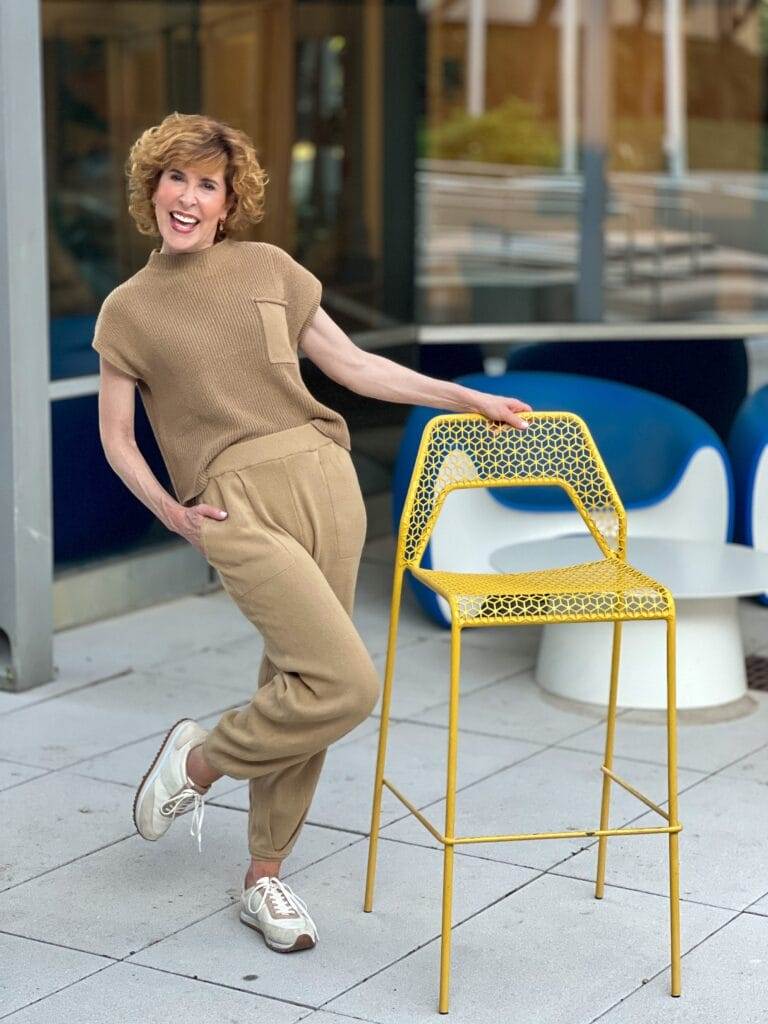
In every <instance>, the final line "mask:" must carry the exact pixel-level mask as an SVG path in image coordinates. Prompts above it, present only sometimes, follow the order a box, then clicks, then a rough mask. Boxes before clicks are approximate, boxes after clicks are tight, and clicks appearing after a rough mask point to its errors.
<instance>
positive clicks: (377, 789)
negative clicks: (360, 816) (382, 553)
mask: <svg viewBox="0 0 768 1024" xmlns="http://www.w3.org/2000/svg"><path fill="white" fill-rule="evenodd" d="M403 575H404V570H403V568H402V566H400V565H396V566H395V575H394V579H393V582H392V604H391V607H390V613H389V638H388V640H387V664H386V668H385V669H384V688H383V691H382V696H381V722H380V724H379V752H378V756H377V758H376V777H375V781H374V785H373V808H372V810H371V834H370V837H369V839H368V872H367V875H366V880H365V901H364V903H363V910H365V911H366V912H368V913H370V911H371V910H373V889H374V885H375V884H376V854H377V852H378V845H379V827H380V823H381V797H382V792H383V789H384V764H385V762H386V759H387V736H388V733H389V710H390V706H391V703H392V679H393V676H394V674H395V652H396V649H397V625H398V619H399V617H400V597H401V594H402V590H403Z"/></svg>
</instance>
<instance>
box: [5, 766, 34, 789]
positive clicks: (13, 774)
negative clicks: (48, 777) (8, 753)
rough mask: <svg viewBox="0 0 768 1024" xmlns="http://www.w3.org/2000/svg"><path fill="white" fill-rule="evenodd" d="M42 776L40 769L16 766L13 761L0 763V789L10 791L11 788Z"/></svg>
mask: <svg viewBox="0 0 768 1024" xmlns="http://www.w3.org/2000/svg"><path fill="white" fill-rule="evenodd" d="M44 774H45V771H44V769H42V768H28V767H27V765H24V764H16V763H15V762H14V761H0V789H10V787H11V786H18V785H19V784H20V783H22V782H29V780H30V779H36V778H38V777H39V776H40V775H44Z"/></svg>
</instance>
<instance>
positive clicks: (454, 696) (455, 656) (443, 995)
mask: <svg viewBox="0 0 768 1024" xmlns="http://www.w3.org/2000/svg"><path fill="white" fill-rule="evenodd" d="M460 662H461V628H460V627H459V626H457V625H455V623H453V624H452V625H451V696H450V705H449V712H448V766H447V777H446V787H445V832H444V836H445V839H446V843H445V847H444V850H443V919H442V929H441V942H440V998H439V1002H438V1009H439V1011H440V1013H448V993H449V989H450V984H451V911H452V906H453V858H454V844H453V839H454V838H455V836H456V753H457V748H458V733H459V667H460Z"/></svg>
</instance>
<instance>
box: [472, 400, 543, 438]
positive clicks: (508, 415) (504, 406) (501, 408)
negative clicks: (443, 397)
mask: <svg viewBox="0 0 768 1024" xmlns="http://www.w3.org/2000/svg"><path fill="white" fill-rule="evenodd" d="M470 411H472V412H479V413H482V414H483V416H487V417H488V419H489V420H494V421H496V422H500V423H509V424H511V426H513V427H517V428H518V430H527V429H528V423H527V422H526V421H525V420H524V419H523V418H522V416H517V415H515V414H516V413H519V412H532V409H531V407H530V405H528V403H527V402H521V401H520V399H519V398H505V397H504V396H503V395H489V394H488V393H487V392H486V391H476V392H475V397H474V398H473V401H472V406H471V410H470Z"/></svg>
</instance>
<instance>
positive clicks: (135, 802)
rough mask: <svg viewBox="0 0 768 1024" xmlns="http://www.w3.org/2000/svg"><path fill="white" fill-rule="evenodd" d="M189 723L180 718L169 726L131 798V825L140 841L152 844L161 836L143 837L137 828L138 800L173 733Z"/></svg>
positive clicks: (189, 720)
mask: <svg viewBox="0 0 768 1024" xmlns="http://www.w3.org/2000/svg"><path fill="white" fill-rule="evenodd" d="M191 721H192V719H191V718H180V719H179V720H178V722H174V724H173V725H172V726H171V728H170V729H169V730H168V732H167V733H166V734H165V737H164V739H163V742H162V743H161V744H160V749H159V750H158V752H157V753H156V754H155V756H154V759H153V761H152V763H151V764H150V766H149V768H147V770H146V772H145V773H144V778H143V779H142V780H141V782H140V783H139V786H138V789H137V790H136V796H135V797H134V798H133V823H134V825H135V826H136V831H137V832H138V833H139V835H140V836H141V838H142V839H147V840H149V842H152V843H154V842H156V841H157V840H158V839H160V838H162V837H161V836H145V835H144V833H143V832H142V831H141V829H140V828H139V821H138V818H137V816H136V808H137V807H138V805H139V800H140V799H141V797H142V794H143V793H144V791H145V790H146V789H147V788H148V786H150V785H151V784H152V783H153V782H154V774H155V769H156V768H157V766H158V762H159V761H160V758H161V756H162V754H163V752H164V751H165V750H166V748H167V746H168V743H169V741H170V740H171V738H172V737H173V735H174V733H175V732H176V730H177V729H178V728H179V726H180V725H186V723H187V722H191ZM150 776H151V777H150ZM163 834H165V833H163Z"/></svg>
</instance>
